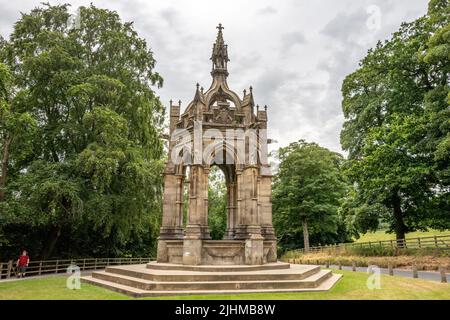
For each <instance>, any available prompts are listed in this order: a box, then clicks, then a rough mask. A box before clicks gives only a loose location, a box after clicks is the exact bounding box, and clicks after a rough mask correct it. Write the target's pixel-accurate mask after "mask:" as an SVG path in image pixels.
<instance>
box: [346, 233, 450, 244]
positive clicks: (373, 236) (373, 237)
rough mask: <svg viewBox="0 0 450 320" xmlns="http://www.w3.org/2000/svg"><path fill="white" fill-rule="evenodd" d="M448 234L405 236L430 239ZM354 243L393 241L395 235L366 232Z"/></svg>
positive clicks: (409, 234)
mask: <svg viewBox="0 0 450 320" xmlns="http://www.w3.org/2000/svg"><path fill="white" fill-rule="evenodd" d="M448 234H450V230H446V231H437V230H429V231H416V232H410V233H407V234H406V239H409V238H417V237H432V236H444V235H448ZM354 240H355V242H356V243H360V242H369V241H385V240H395V233H386V230H379V231H375V232H367V233H365V234H363V235H361V236H360V238H359V239H354Z"/></svg>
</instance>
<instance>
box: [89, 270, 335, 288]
mask: <svg viewBox="0 0 450 320" xmlns="http://www.w3.org/2000/svg"><path fill="white" fill-rule="evenodd" d="M331 276H332V273H331V271H329V270H320V271H319V272H317V273H315V274H313V275H311V276H309V277H307V278H305V279H302V280H258V281H166V282H164V281H151V280H145V279H140V278H135V277H130V276H125V275H121V274H114V273H110V272H106V271H100V272H94V273H92V277H93V278H95V279H100V280H104V281H109V282H113V283H118V284H120V285H126V286H129V287H134V288H138V289H141V290H146V291H150V290H152V291H153V290H154V291H180V290H190V291H199V290H200V291H202V290H240V289H246V290H247V289H248V290H253V289H254V290H256V289H299V288H314V287H317V286H319V285H320V283H321V282H323V281H324V280H326V279H328V278H329V277H331Z"/></svg>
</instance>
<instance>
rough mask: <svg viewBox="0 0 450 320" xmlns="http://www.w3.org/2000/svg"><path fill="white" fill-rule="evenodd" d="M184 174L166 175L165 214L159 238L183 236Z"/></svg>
mask: <svg viewBox="0 0 450 320" xmlns="http://www.w3.org/2000/svg"><path fill="white" fill-rule="evenodd" d="M182 202H183V176H182V175H178V174H165V175H164V195H163V216H162V224H161V228H160V236H159V239H164V240H168V239H170V240H174V239H182V238H183V222H182V219H183V210H182Z"/></svg>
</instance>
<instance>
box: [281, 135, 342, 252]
mask: <svg viewBox="0 0 450 320" xmlns="http://www.w3.org/2000/svg"><path fill="white" fill-rule="evenodd" d="M277 156H278V158H279V161H280V164H279V171H278V174H277V175H276V176H275V180H274V187H273V210H274V224H275V228H276V231H277V234H278V237H279V238H280V244H281V245H282V246H285V247H292V246H296V245H297V241H298V240H297V236H298V235H299V234H302V235H303V244H304V248H305V250H306V251H308V250H309V243H310V237H312V238H313V239H314V242H315V243H316V244H318V243H319V242H320V243H321V244H325V243H333V242H339V241H345V240H348V239H347V234H346V231H345V230H342V227H343V224H342V223H341V220H340V217H339V216H338V208H339V205H340V201H341V199H342V198H343V196H344V194H345V191H346V183H345V181H344V178H343V175H342V174H341V166H342V164H343V161H344V159H343V158H342V156H341V155H339V154H337V153H335V152H331V151H329V150H328V149H326V148H323V147H320V146H319V145H317V144H315V143H307V142H305V141H303V140H300V141H298V142H294V143H291V144H290V145H289V146H287V147H284V148H280V149H279V150H278V153H277Z"/></svg>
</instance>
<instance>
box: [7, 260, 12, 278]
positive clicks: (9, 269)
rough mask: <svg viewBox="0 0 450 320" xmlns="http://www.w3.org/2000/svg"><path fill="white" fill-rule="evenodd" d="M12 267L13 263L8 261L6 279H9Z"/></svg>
mask: <svg viewBox="0 0 450 320" xmlns="http://www.w3.org/2000/svg"><path fill="white" fill-rule="evenodd" d="M12 266H13V261H12V260H9V261H8V271H7V273H6V278H8V279H9V278H11V271H12Z"/></svg>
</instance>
